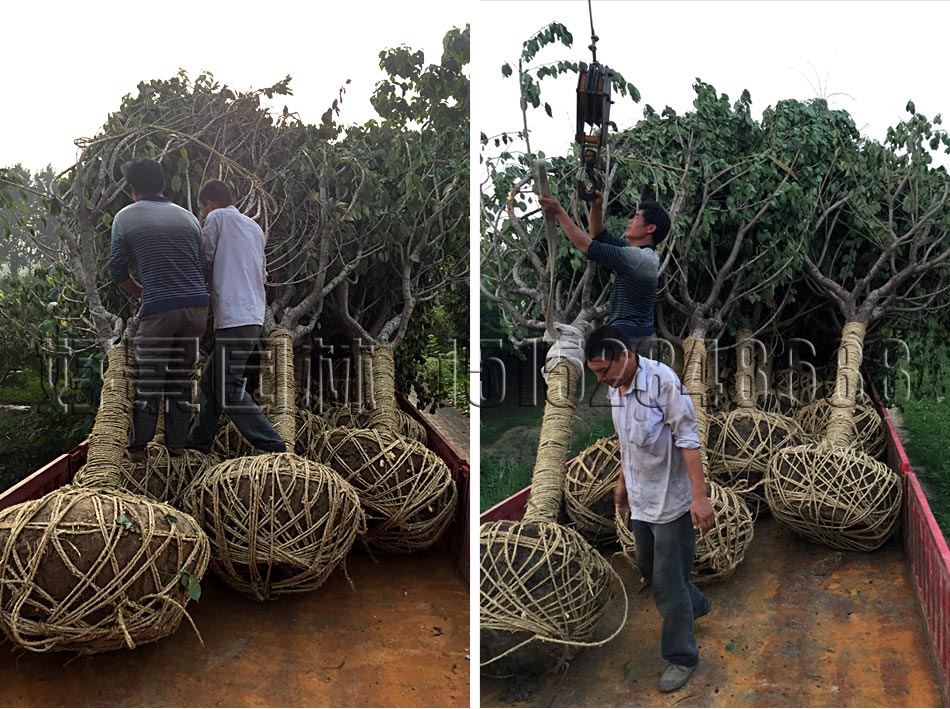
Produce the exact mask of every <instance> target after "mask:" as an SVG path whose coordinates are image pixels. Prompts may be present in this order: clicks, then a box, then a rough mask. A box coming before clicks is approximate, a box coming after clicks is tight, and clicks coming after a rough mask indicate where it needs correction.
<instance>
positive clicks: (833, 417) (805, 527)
mask: <svg viewBox="0 0 950 709" xmlns="http://www.w3.org/2000/svg"><path fill="white" fill-rule="evenodd" d="M864 335H865V327H864V325H863V324H861V323H855V322H850V323H847V324H846V325H845V327H844V328H843V330H842V334H841V347H840V349H839V351H838V376H837V378H836V387H835V392H834V394H833V396H832V398H831V400H830V402H829V407H828V408H829V409H830V414H829V415H828V423H827V425H826V427H825V434H824V438H823V439H822V440H821V441H820V442H819V443H817V444H811V445H803V446H794V447H791V448H786V449H784V450H782V451H779V452H778V453H777V454H776V455H775V457H774V458H773V459H772V461H771V462H770V464H769V472H768V476H767V483H766V489H765V492H766V500H767V501H768V504H769V508H770V509H771V511H772V515H773V516H774V517H775V518H776V519H778V520H780V521H781V522H783V523H784V524H786V525H787V526H789V527H790V528H792V529H793V530H795V531H796V532H798V533H799V534H801V535H802V536H804V537H805V538H807V539H810V540H812V541H816V542H819V543H823V544H826V545H828V546H830V547H832V548H834V549H857V550H863V551H870V550H872V549H877V548H878V547H880V546H881V545H882V544H883V543H884V542H885V541H886V540H887V538H888V537H889V536H890V535H891V533H892V532H893V531H894V529H895V528H896V526H897V521H898V519H899V517H900V507H901V498H902V492H901V481H900V477H899V476H898V474H897V473H895V472H894V471H893V470H891V468H890V467H888V466H887V465H885V464H883V463H881V462H879V461H877V460H875V459H874V458H873V457H871V455H869V454H868V453H865V452H863V451H861V450H858V449H857V448H855V447H854V445H855V443H856V440H857V429H856V426H855V419H854V411H855V399H856V396H857V393H858V391H859V389H860V384H859V382H860V367H861V359H862V349H863V343H864ZM875 416H876V413H875Z"/></svg>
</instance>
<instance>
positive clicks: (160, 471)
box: [73, 442, 218, 508]
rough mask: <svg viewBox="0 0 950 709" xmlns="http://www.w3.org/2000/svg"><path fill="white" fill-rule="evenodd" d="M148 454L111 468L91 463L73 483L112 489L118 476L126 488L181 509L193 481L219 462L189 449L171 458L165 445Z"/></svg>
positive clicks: (154, 445)
mask: <svg viewBox="0 0 950 709" xmlns="http://www.w3.org/2000/svg"><path fill="white" fill-rule="evenodd" d="M146 452H147V453H148V458H146V459H145V460H144V461H142V462H139V463H133V462H132V461H130V460H128V459H126V458H123V459H122V460H121V461H120V462H119V464H118V465H117V466H110V467H108V468H103V466H101V465H96V464H89V463H87V464H86V465H84V466H83V467H82V468H80V469H79V472H77V473H76V477H75V478H74V479H73V483H74V484H75V485H80V486H82V487H91V488H94V489H97V488H101V487H107V488H111V487H113V486H114V481H115V479H116V478H115V476H117V478H118V483H119V485H121V487H122V488H123V489H125V490H127V491H129V492H132V493H134V494H136V495H141V496H142V497H145V498H148V499H151V500H158V501H159V502H166V503H168V504H170V505H172V506H173V507H178V508H180V507H181V506H182V503H183V501H184V494H185V492H186V491H187V490H188V488H189V486H190V485H191V483H192V480H194V479H195V477H196V476H198V475H201V474H202V473H203V472H204V471H205V470H207V469H208V468H210V467H211V466H212V465H214V464H215V463H217V462H218V459H217V458H216V457H215V456H213V455H205V454H204V453H200V452H198V451H195V450H189V449H185V450H184V451H183V452H182V454H181V455H177V456H173V455H169V453H168V449H167V448H166V447H165V446H163V445H161V444H160V443H155V442H152V443H149V444H148V445H147V446H146ZM110 482H111V483H112V484H110Z"/></svg>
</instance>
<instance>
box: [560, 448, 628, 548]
mask: <svg viewBox="0 0 950 709" xmlns="http://www.w3.org/2000/svg"><path fill="white" fill-rule="evenodd" d="M566 467H567V474H566V476H565V479H564V506H565V509H566V510H567V516H568V517H570V519H571V521H572V522H573V523H574V526H575V528H576V529H577V531H579V532H580V533H581V534H583V535H584V537H586V538H587V539H588V540H590V541H591V543H593V544H606V543H609V542H613V541H616V540H617V531H616V527H615V525H614V488H615V487H616V486H617V480H618V479H619V476H620V470H621V465H620V441H619V440H618V438H617V436H616V435H614V436H609V437H607V438H601V439H600V440H598V441H595V442H594V443H593V445H591V446H589V447H588V448H586V449H584V450H583V451H581V452H580V453H578V454H577V457H575V458H573V459H571V460H570V461H568V463H567V466H566Z"/></svg>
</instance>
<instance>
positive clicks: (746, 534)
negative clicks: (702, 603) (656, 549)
mask: <svg viewBox="0 0 950 709" xmlns="http://www.w3.org/2000/svg"><path fill="white" fill-rule="evenodd" d="M706 492H707V494H708V495H709V500H710V502H711V503H712V506H713V510H714V511H715V513H716V522H715V525H714V526H713V528H712V529H710V530H709V531H708V532H706V533H705V534H704V535H702V536H697V537H696V561H695V562H694V564H693V573H692V575H691V577H690V580H691V581H692V582H693V583H694V584H696V585H697V586H698V585H701V584H705V583H712V582H713V581H720V580H722V579H725V578H728V577H730V576H732V574H733V573H734V572H735V570H736V569H737V568H738V567H739V564H741V563H742V562H743V560H744V559H745V552H746V548H747V547H748V546H749V543H750V542H751V541H752V537H753V519H752V513H751V511H750V510H749V507H748V505H746V503H745V501H744V500H743V499H742V497H740V496H739V495H737V494H736V493H735V492H733V491H732V490H729V489H728V488H725V487H723V486H722V485H719V484H718V483H716V482H713V481H711V480H707V481H706ZM629 521H630V513H629V511H627V512H624V513H623V514H618V515H617V516H616V525H617V538H618V540H619V541H620V549H621V552H622V553H623V556H624V558H625V559H627V561H629V562H630V563H631V564H634V565H636V547H637V545H636V539H634V536H633V532H632V531H631V529H630V524H629Z"/></svg>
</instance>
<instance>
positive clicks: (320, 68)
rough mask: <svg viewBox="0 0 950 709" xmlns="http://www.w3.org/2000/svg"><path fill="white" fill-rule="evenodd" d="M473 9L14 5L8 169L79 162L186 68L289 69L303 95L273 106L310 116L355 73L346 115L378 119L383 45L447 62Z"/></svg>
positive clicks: (233, 3)
mask: <svg viewBox="0 0 950 709" xmlns="http://www.w3.org/2000/svg"><path fill="white" fill-rule="evenodd" d="M471 14H472V12H471V7H470V6H468V5H467V4H466V3H458V2H450V1H438V0H422V1H418V0H413V2H412V3H409V4H406V3H397V2H378V1H377V2H374V1H373V0H346V1H344V2H334V3H318V2H313V3H309V2H308V3H302V2H287V1H286V0H270V1H268V2H263V3H262V2H254V3H252V2H246V1H245V0H228V1H227V2H214V3H212V2H196V1H195V0H192V1H190V2H188V1H183V0H165V1H164V2H161V3H153V4H149V3H142V2H130V1H129V0H125V1H123V2H117V1H115V0H106V1H105V2H95V3H82V2H75V1H71V2H65V1H62V0H55V1H52V2H13V3H6V4H4V7H3V22H2V25H3V31H2V39H3V50H4V61H3V62H2V68H0V91H2V93H0V96H2V101H0V102H2V105H3V110H2V111H0V136H2V137H0V167H3V166H8V165H13V164H16V163H17V162H21V163H23V165H24V166H25V167H28V168H30V169H33V170H36V169H39V168H42V167H44V166H45V165H46V164H47V163H52V164H53V166H54V167H56V168H65V167H67V166H69V165H70V164H72V162H73V161H74V159H75V157H76V149H75V146H74V145H73V140H75V139H76V138H78V137H87V136H91V135H93V134H95V133H96V132H97V131H98V130H99V128H100V127H101V126H102V124H103V123H104V122H105V120H106V117H107V116H108V114H109V113H110V112H112V111H115V110H116V109H117V108H118V107H119V104H120V102H121V99H122V96H123V95H125V94H126V93H133V94H134V93H136V88H135V87H136V85H137V84H138V83H139V82H140V81H145V80H151V79H168V78H171V77H172V76H174V75H175V74H176V73H177V72H178V69H179V68H184V69H185V70H187V71H188V74H189V76H190V77H191V78H192V79H194V77H196V76H197V75H198V74H199V73H200V72H201V71H204V70H208V71H210V72H211V73H212V74H214V77H215V79H216V80H218V81H219V82H220V83H222V84H227V85H229V86H231V87H233V88H235V89H239V90H246V89H251V88H260V87H265V86H270V85H272V84H274V83H276V82H277V81H279V80H280V79H282V78H283V77H284V76H286V75H287V74H290V75H291V76H292V77H293V81H292V82H291V84H290V86H291V89H292V90H293V92H294V95H293V96H287V97H284V96H276V97H275V100H274V102H273V104H272V105H273V106H274V107H275V108H276V109H277V110H278V111H279V110H280V109H281V108H282V107H283V106H284V105H285V104H286V105H287V106H288V107H289V108H290V110H291V111H296V112H297V113H299V114H300V116H301V118H302V119H303V120H304V121H307V122H309V123H315V122H317V121H319V119H320V115H321V114H322V113H323V112H324V111H325V110H326V109H327V108H328V107H329V105H330V103H331V102H332V101H333V99H334V98H336V96H337V90H338V89H339V87H340V86H341V85H342V84H343V82H344V81H345V80H346V79H352V80H353V81H352V83H351V84H350V85H349V86H348V87H347V93H346V95H345V96H344V101H343V105H342V107H341V110H342V113H341V115H340V117H339V119H338V120H339V121H341V122H342V123H344V124H351V123H363V122H365V121H366V120H368V119H370V118H372V117H374V115H375V113H374V111H373V109H372V106H370V104H369V96H370V94H371V93H372V91H373V88H374V86H375V84H376V82H377V81H379V80H380V79H382V78H383V73H382V71H381V70H380V69H379V57H378V54H379V52H380V51H381V50H382V49H385V48H387V47H397V46H399V45H403V44H405V45H407V46H409V47H412V48H413V49H422V50H424V51H425V55H426V62H427V63H438V62H439V60H440V58H441V56H442V37H443V36H444V35H445V33H446V32H447V31H448V30H449V29H451V28H452V27H453V26H456V27H460V28H461V27H463V26H464V24H465V23H466V22H467V21H469V20H470V15H471Z"/></svg>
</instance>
